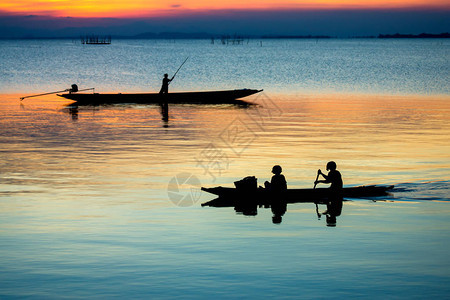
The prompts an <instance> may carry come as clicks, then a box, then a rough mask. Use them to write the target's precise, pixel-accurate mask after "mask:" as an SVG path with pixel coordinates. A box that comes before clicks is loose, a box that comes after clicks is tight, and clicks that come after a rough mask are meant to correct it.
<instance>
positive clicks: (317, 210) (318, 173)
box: [313, 169, 321, 220]
mask: <svg viewBox="0 0 450 300" xmlns="http://www.w3.org/2000/svg"><path fill="white" fill-rule="evenodd" d="M319 175H320V169H319V170H318V171H317V176H316V180H314V188H313V190H315V189H316V185H317V180H319ZM314 203H315V204H316V214H317V218H318V219H319V220H320V217H321V214H320V213H319V206H318V205H317V202H314Z"/></svg>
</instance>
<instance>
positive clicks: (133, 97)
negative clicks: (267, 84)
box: [58, 89, 262, 105]
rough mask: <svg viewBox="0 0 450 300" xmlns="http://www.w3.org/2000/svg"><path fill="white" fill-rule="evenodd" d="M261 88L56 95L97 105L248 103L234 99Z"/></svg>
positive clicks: (254, 92) (256, 91) (77, 103)
mask: <svg viewBox="0 0 450 300" xmlns="http://www.w3.org/2000/svg"><path fill="white" fill-rule="evenodd" d="M261 91H262V90H252V89H240V90H225V91H205V92H181V93H169V94H165V95H161V94H159V93H137V94H128V93H124V94H122V93H118V94H100V93H77V92H75V93H74V92H69V93H65V94H58V96H60V97H63V98H66V99H70V100H74V101H75V102H76V103H74V104H76V105H99V104H116V103H136V104H158V103H162V102H167V103H192V104H241V105H248V104H249V103H248V102H245V101H242V100H236V99H240V98H244V97H247V96H250V95H253V94H256V93H259V92H261Z"/></svg>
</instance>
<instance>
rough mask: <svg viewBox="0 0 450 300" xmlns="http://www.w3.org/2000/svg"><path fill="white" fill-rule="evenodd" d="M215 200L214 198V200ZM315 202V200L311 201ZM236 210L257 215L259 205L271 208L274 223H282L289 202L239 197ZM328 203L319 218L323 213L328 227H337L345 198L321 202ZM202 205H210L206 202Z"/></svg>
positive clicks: (248, 214) (246, 214)
mask: <svg viewBox="0 0 450 300" xmlns="http://www.w3.org/2000/svg"><path fill="white" fill-rule="evenodd" d="M213 201H214V200H213ZM305 202H307V201H299V203H305ZM309 202H311V203H314V201H309ZM234 203H235V204H234V210H235V211H236V213H237V214H241V215H244V216H256V215H258V207H259V208H265V209H269V208H270V209H271V211H272V223H273V224H281V222H282V221H283V216H284V215H285V213H286V212H287V204H288V202H287V201H286V199H285V198H282V197H271V198H269V199H256V198H254V197H253V198H252V197H251V196H249V197H248V198H244V197H239V198H238V199H236V201H234ZM320 204H325V205H327V210H326V211H325V212H323V213H319V212H317V216H318V219H319V220H320V218H321V216H322V215H325V217H326V225H327V226H328V227H336V223H337V218H336V217H338V216H340V215H341V213H342V207H343V200H339V201H334V202H329V203H320ZM202 206H209V205H208V204H207V203H204V204H203V205H202Z"/></svg>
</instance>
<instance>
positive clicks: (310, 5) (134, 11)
mask: <svg viewBox="0 0 450 300" xmlns="http://www.w3.org/2000/svg"><path fill="white" fill-rule="evenodd" d="M402 8H410V9H450V3H449V2H448V1H445V0H431V1H427V0H395V1H389V0H368V1H365V2H364V4H361V3H360V2H359V1H357V0H340V1H339V2H337V1H333V0H308V1H302V2H301V3H300V2H299V1H298V0H297V1H295V0H285V1H283V2H282V3H276V2H275V1H274V0H249V1H246V2H245V3H244V2H242V1H239V0H228V1H223V2H221V3H211V2H210V1H205V0H183V1H172V2H164V3H161V2H156V1H148V0H134V1H131V2H130V1H128V2H127V1H124V0H117V1H114V2H111V1H108V0H95V1H92V0H79V1H76V2H75V3H74V2H73V1H68V0H56V1H55V0H41V1H38V2H37V1H32V0H5V1H2V2H1V3H0V12H2V13H3V14H7V15H24V14H26V15H37V16H51V17H100V18H104V17H115V18H121V17H123V18H129V17H158V16H168V15H178V14H190V13H205V14H208V13H212V12H219V11H233V10H242V11H245V10H263V11H270V10H288V9H294V10H345V9H367V10H375V9H402Z"/></svg>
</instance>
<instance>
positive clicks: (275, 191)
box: [264, 165, 287, 224]
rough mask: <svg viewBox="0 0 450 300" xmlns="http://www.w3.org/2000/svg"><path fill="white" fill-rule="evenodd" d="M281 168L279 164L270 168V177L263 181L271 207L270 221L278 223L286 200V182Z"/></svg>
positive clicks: (285, 206)
mask: <svg viewBox="0 0 450 300" xmlns="http://www.w3.org/2000/svg"><path fill="white" fill-rule="evenodd" d="M282 171H283V170H282V168H281V166H279V165H275V166H273V168H272V173H273V174H274V175H273V176H272V179H271V180H270V182H268V181H266V182H264V186H265V188H266V189H267V190H268V191H269V193H268V194H269V201H268V202H269V203H270V206H271V209H272V213H273V216H272V222H273V223H274V224H280V223H281V221H282V219H283V218H282V217H283V215H284V214H285V213H286V209H287V202H286V198H285V195H284V193H285V192H286V190H287V182H286V178H285V177H284V175H282V174H281V172H282Z"/></svg>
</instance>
